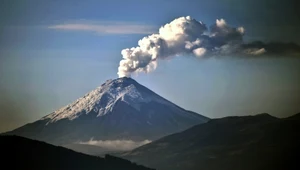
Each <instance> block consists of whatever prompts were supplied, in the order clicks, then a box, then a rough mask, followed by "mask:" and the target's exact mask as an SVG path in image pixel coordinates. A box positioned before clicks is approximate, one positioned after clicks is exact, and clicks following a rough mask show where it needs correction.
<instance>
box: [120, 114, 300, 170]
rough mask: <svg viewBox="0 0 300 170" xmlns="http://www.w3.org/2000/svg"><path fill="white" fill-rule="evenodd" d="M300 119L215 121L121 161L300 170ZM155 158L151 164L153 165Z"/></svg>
mask: <svg viewBox="0 0 300 170" xmlns="http://www.w3.org/2000/svg"><path fill="white" fill-rule="evenodd" d="M299 129H300V121H299V119H295V118H293V119H278V118H275V117H272V116H270V115H268V114H260V115H256V116H244V117H225V118H221V119H213V120H210V121H209V122H207V123H204V124H201V125H197V126H194V127H192V128H190V129H188V130H185V131H183V132H180V133H176V134H172V135H169V136H166V137H164V138H161V139H159V140H157V141H154V142H152V143H150V144H147V145H144V146H141V147H139V148H136V149H134V150H133V151H130V152H128V153H125V154H123V155H122V156H123V157H124V158H126V159H129V160H132V161H135V162H138V163H142V164H144V165H146V166H151V167H154V168H157V169H160V170H168V169H173V170H183V169H184V170H196V169H201V170H220V169H222V170H227V169H228V170H240V169H243V170H253V169H256V170H266V169H273V170H274V169H278V170H279V169H280V170H283V169H294V168H292V167H293V166H295V167H296V168H295V169H299V168H300V166H299V164H297V161H298V157H297V155H298V153H299V151H300V133H299ZM152 158H155V159H152Z"/></svg>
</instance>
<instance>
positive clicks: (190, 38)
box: [118, 16, 300, 77]
mask: <svg viewBox="0 0 300 170" xmlns="http://www.w3.org/2000/svg"><path fill="white" fill-rule="evenodd" d="M244 34H245V29H244V27H232V26H230V25H228V24H227V23H226V21H225V20H224V19H217V20H216V22H215V24H213V25H211V26H210V27H209V28H208V27H207V26H206V25H205V24H204V23H203V22H201V21H197V20H195V19H193V18H191V17H190V16H187V17H180V18H177V19H174V20H173V21H171V22H170V23H167V24H166V25H164V26H162V27H161V28H160V29H159V32H158V33H156V34H152V35H149V36H147V37H144V38H142V39H141V40H139V41H138V46H137V47H132V48H126V49H123V50H122V52H121V54H122V56H123V59H122V60H121V61H120V64H119V68H118V75H119V77H130V76H131V74H132V73H139V72H145V73H148V72H151V71H153V70H155V69H156V67H157V63H158V60H164V59H170V58H172V57H174V56H178V55H185V56H186V55H189V56H194V57H198V58H203V57H211V56H223V55H236V54H243V55H244V56H257V55H266V54H267V53H268V50H267V49H266V47H268V44H263V43H262V44H260V45H257V44H252V45H251V44H249V45H248V44H244V43H243V36H244ZM298 47H299V46H298ZM271 51H273V50H272V49H271ZM272 54H273V53H272ZM297 54H300V50H299V49H298V51H297Z"/></svg>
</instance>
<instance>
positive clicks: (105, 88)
mask: <svg viewBox="0 0 300 170" xmlns="http://www.w3.org/2000/svg"><path fill="white" fill-rule="evenodd" d="M124 81H132V82H134V80H132V79H127V78H120V79H116V80H108V81H106V82H105V83H104V84H103V85H101V86H100V87H98V88H96V89H95V90H93V91H91V92H89V93H87V94H86V95H84V96H83V97H81V98H79V99H77V100H76V101H75V102H73V103H71V104H69V105H67V106H65V107H63V108H61V109H59V110H57V111H55V112H53V113H51V114H49V115H47V116H45V117H43V118H42V119H50V121H49V122H48V123H50V122H56V121H58V120H61V119H69V120H73V119H76V118H78V117H79V116H80V115H82V114H88V113H90V112H91V111H95V112H97V113H98V116H103V115H105V114H107V113H109V112H110V111H112V109H113V107H114V105H115V104H116V102H117V101H118V100H122V101H124V102H126V103H128V104H130V105H131V106H132V107H134V108H135V109H136V110H139V109H140V108H139V106H140V103H148V102H151V101H155V102H159V103H163V104H167V105H171V106H172V107H176V106H175V105H174V104H173V103H171V102H169V101H167V100H165V99H164V98H162V97H160V96H158V95H156V94H155V93H149V92H143V91H139V90H138V89H137V87H136V85H137V83H129V84H128V85H127V86H125V87H120V86H122V85H124V84H123V83H124ZM127 83H128V82H127Z"/></svg>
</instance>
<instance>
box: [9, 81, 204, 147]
mask: <svg viewBox="0 0 300 170" xmlns="http://www.w3.org/2000/svg"><path fill="white" fill-rule="evenodd" d="M208 120H209V119H208V118H206V117H204V116H201V115H199V114H196V113H193V112H190V111H186V110H184V109H182V108H180V107H178V106H176V105H175V104H173V103H171V102H169V101H168V100H166V99H164V98H162V97H161V96H159V95H157V94H156V93H154V92H152V91H151V90H149V89H148V88H146V87H144V86H142V85H140V84H139V83H137V82H136V81H135V80H133V79H131V78H118V79H115V80H108V81H106V82H105V83H104V84H102V85H101V86H100V87H98V88H97V89H95V90H93V91H91V92H90V93H88V94H86V95H85V96H84V97H82V98H80V99H78V100H77V101H75V102H73V103H71V104H69V105H67V106H65V107H63V108H61V109H59V110H57V111H55V112H53V113H51V114H49V115H47V116H45V117H43V118H42V119H40V120H38V121H36V122H33V123H30V124H27V125H25V126H23V127H20V128H18V129H16V130H13V131H11V132H8V133H6V134H10V135H19V136H24V137H28V138H31V139H38V140H41V141H46V142H49V143H52V144H57V145H69V144H73V143H78V142H80V141H88V140H90V139H93V140H96V141H97V140H125V139H126V140H133V141H143V140H155V139H158V138H160V137H162V136H165V135H168V134H171V133H174V132H179V131H182V130H184V129H187V128H189V127H191V126H193V125H196V124H200V123H204V122H206V121H208Z"/></svg>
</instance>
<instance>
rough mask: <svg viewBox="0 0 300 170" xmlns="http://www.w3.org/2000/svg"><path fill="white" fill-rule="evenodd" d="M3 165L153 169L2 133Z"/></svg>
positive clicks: (47, 168) (47, 169)
mask: <svg viewBox="0 0 300 170" xmlns="http://www.w3.org/2000/svg"><path fill="white" fill-rule="evenodd" d="M0 148H1V154H2V155H3V157H2V158H1V166H2V167H6V168H7V167H8V169H32V170H41V169H44V170H53V169H55V170H65V169H73V170H99V169H105V170H123V169H132V170H151V169H150V168H146V167H144V166H140V165H136V164H134V163H131V162H130V161H127V160H124V159H121V158H117V157H113V156H109V155H107V156H106V157H105V158H100V157H94V156H89V155H84V154H81V153H77V152H74V151H71V150H69V149H66V148H63V147H57V146H53V145H50V144H47V143H44V142H40V141H35V140H31V139H26V138H23V137H19V136H0Z"/></svg>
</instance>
